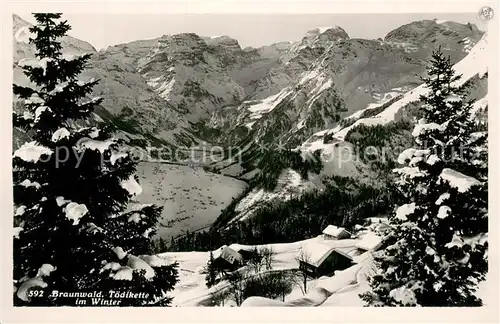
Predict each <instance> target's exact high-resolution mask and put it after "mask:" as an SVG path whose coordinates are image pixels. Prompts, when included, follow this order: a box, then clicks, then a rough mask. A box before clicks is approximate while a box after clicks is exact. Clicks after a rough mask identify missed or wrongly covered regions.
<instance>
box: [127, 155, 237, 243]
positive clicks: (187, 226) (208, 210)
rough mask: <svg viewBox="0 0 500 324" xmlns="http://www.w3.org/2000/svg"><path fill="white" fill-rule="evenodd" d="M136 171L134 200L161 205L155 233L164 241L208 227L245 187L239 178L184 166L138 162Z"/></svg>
mask: <svg viewBox="0 0 500 324" xmlns="http://www.w3.org/2000/svg"><path fill="white" fill-rule="evenodd" d="M137 174H138V175H139V178H140V179H139V182H140V184H141V186H142V188H143V191H142V193H141V194H140V195H139V196H138V202H139V203H141V204H142V203H145V204H149V203H153V204H155V205H158V206H163V213H162V217H161V219H160V227H159V229H158V235H159V236H160V237H162V238H164V239H167V240H169V239H170V238H171V237H172V236H173V237H176V236H178V235H181V234H182V233H183V232H185V231H196V230H199V229H202V228H206V227H208V226H210V225H211V224H212V223H213V222H214V221H215V219H216V218H217V216H218V215H219V214H220V212H221V210H222V209H223V208H225V207H226V206H227V205H228V204H229V203H230V202H231V200H232V198H233V197H236V196H237V195H238V194H239V193H240V192H242V191H243V190H244V189H245V187H246V183H245V182H243V181H240V180H236V179H234V178H231V177H227V176H223V175H219V174H215V173H211V172H207V171H205V170H204V169H203V168H201V167H190V166H187V165H176V164H167V163H155V162H141V163H139V165H138V168H137ZM169 222H174V223H173V224H172V225H171V227H165V226H161V224H163V225H166V224H168V223H169Z"/></svg>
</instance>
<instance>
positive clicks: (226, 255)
mask: <svg viewBox="0 0 500 324" xmlns="http://www.w3.org/2000/svg"><path fill="white" fill-rule="evenodd" d="M242 264H243V257H242V255H241V254H240V253H238V252H236V251H235V250H233V249H231V248H230V247H229V246H227V245H224V246H222V247H221V248H220V249H219V250H217V251H216V252H215V253H214V266H215V267H216V268H218V269H223V270H227V271H234V270H236V269H238V268H239V267H240V266H241V265H242Z"/></svg>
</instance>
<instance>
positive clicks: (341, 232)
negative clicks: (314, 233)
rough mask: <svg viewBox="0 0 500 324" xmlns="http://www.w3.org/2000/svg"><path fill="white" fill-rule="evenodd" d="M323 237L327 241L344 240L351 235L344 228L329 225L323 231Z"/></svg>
mask: <svg viewBox="0 0 500 324" xmlns="http://www.w3.org/2000/svg"><path fill="white" fill-rule="evenodd" d="M323 237H324V239H325V240H342V239H347V238H350V237H351V233H349V232H348V231H347V230H346V229H345V228H343V227H337V226H335V225H328V226H327V227H326V228H325V229H324V230H323Z"/></svg>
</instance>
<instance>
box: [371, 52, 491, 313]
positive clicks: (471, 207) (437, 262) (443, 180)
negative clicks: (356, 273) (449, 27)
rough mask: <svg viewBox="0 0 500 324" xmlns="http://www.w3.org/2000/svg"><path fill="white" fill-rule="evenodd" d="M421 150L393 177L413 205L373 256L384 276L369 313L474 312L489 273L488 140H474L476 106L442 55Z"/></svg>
mask: <svg viewBox="0 0 500 324" xmlns="http://www.w3.org/2000/svg"><path fill="white" fill-rule="evenodd" d="M428 75H429V76H428V77H427V78H424V79H423V81H424V82H425V83H426V85H427V88H428V89H429V91H428V93H427V94H426V95H423V96H422V97H421V101H422V103H423V109H422V114H423V118H422V119H420V120H419V121H418V124H417V125H416V126H415V128H414V130H413V136H414V138H415V142H416V143H417V145H416V147H414V148H410V149H407V150H405V151H404V152H403V153H402V154H401V155H400V156H399V159H398V162H399V163H400V164H402V165H406V166H404V167H401V168H399V169H396V170H394V171H395V172H397V173H399V174H400V176H401V178H400V180H399V181H398V186H399V187H400V189H401V191H402V193H403V194H404V195H405V197H407V199H408V203H407V204H404V205H402V206H399V207H398V208H397V210H396V211H395V213H394V215H392V217H391V225H392V226H393V228H394V230H393V231H392V232H391V234H390V235H389V238H388V239H387V247H386V248H385V249H384V250H382V251H380V252H377V253H376V254H375V259H376V260H377V261H378V265H379V273H378V274H377V275H375V276H374V277H373V278H372V281H371V288H372V291H371V292H369V293H366V294H363V295H362V297H363V299H364V300H365V301H366V302H367V304H369V305H379V306H475V305H481V303H482V302H481V300H480V299H479V298H477V297H476V296H475V290H476V287H477V283H478V282H479V281H481V280H484V278H485V274H486V272H487V269H488V261H487V249H488V243H487V232H488V178H487V171H488V166H487V147H486V145H487V132H477V131H476V127H477V123H476V121H475V120H474V119H473V118H472V117H471V114H470V110H471V107H472V103H473V101H471V100H467V99H466V87H465V84H464V82H462V81H461V76H460V75H457V74H456V73H455V71H454V70H453V66H452V64H451V62H450V59H449V58H448V57H445V56H444V55H443V53H442V52H441V50H438V51H436V52H434V53H433V56H432V60H431V63H430V66H429V68H428Z"/></svg>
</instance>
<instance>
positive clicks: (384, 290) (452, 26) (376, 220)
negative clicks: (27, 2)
mask: <svg viewBox="0 0 500 324" xmlns="http://www.w3.org/2000/svg"><path fill="white" fill-rule="evenodd" d="M495 11H496V7H494V6H489V5H481V3H480V2H478V4H477V8H476V9H475V10H471V11H470V12H456V11H453V10H450V12H449V13H446V12H436V13H433V12H431V13H429V12H422V13H419V12H418V11H415V10H414V11H413V12H407V13H391V12H386V13H363V12H362V11H360V13H356V12H349V13H333V12H332V13H328V12H325V13H319V12H318V13H300V12H296V13H293V14H291V13H287V14H281V13H262V14H259V13H244V12H241V13H234V14H227V13H226V14H222V13H221V14H219V13H206V14H195V13H193V14H191V13H168V12H158V13H141V12H138V13H134V12H129V13H126V14H125V13H113V12H112V11H108V12H101V13H97V12H96V13H85V12H75V11H71V12H64V11H62V10H61V11H51V12H31V11H30V8H29V6H27V7H26V8H25V10H24V11H19V12H13V13H11V14H9V15H10V16H11V20H12V21H11V23H12V32H11V33H12V52H11V53H12V68H11V71H10V73H11V74H12V75H13V76H12V84H11V85H8V86H10V87H11V88H10V90H9V89H7V90H6V91H5V92H3V93H4V95H5V96H11V97H12V105H11V110H12V112H11V115H12V119H11V121H9V123H11V124H12V138H11V139H9V138H5V139H4V140H6V141H8V142H11V144H10V143H9V145H12V146H11V157H10V158H9V159H10V160H11V166H12V169H11V170H4V172H9V176H11V181H12V184H11V185H12V186H11V187H9V188H6V189H5V192H7V191H9V192H11V194H9V195H10V196H9V197H12V199H13V201H11V202H10V206H11V207H12V212H13V218H12V221H11V220H9V221H8V222H10V223H13V225H12V226H13V227H12V228H13V234H10V235H12V236H10V235H9V236H8V237H6V238H5V239H6V240H7V239H8V240H11V241H12V243H11V244H12V251H11V252H9V253H11V254H9V253H7V255H6V257H9V255H12V258H13V264H12V269H11V273H12V276H13V277H12V278H11V279H10V280H12V281H13V291H12V295H11V300H12V305H13V307H14V308H29V307H56V308H59V307H63V306H64V307H79V308H83V307H101V308H105V307H108V308H109V307H115V308H116V307H157V308H158V307H212V308H215V307H218V308H224V307H333V308H334V307H359V308H365V307H488V306H493V307H495V305H496V303H497V302H498V300H495V299H491V295H492V294H493V295H494V292H492V290H494V291H497V290H498V287H496V288H495V286H496V285H495V284H494V282H496V281H493V282H492V281H491V280H490V276H489V275H488V268H489V258H488V253H489V239H488V234H489V230H488V228H489V226H491V225H489V202H490V201H489V199H488V196H489V190H488V188H489V185H488V184H489V181H488V180H489V174H490V173H489V169H488V158H489V150H488V146H489V137H488V128H489V127H488V126H489V123H488V115H489V111H488V103H489V102H490V103H492V102H495V101H493V99H490V95H489V92H488V84H489V81H488V72H490V73H496V72H497V71H492V67H491V65H490V64H491V62H492V58H491V53H492V50H493V44H496V41H497V40H496V39H492V38H491V34H492V33H494V35H497V34H496V32H497V31H496V30H495V31H491V24H492V23H493V22H494V21H495V20H496V19H497V17H496V16H495V15H498V12H495ZM495 26H496V25H495ZM497 53H498V52H497ZM9 55H10V54H9ZM494 60H495V61H496V62H497V61H498V58H494ZM495 66H497V65H495ZM7 72H9V71H6V73H7ZM490 87H491V85H490ZM497 91H498V89H496V90H495V93H493V94H494V95H498V94H497V93H496V92H497ZM4 110H8V108H5V109H4ZM4 151H8V150H7V149H4ZM3 190H4V189H3ZM2 192H4V191H2ZM492 197H494V196H492ZM9 199H10V198H9ZM8 208H10V207H9V206H7V207H5V209H4V211H8V210H10V209H8ZM8 215H10V214H8V213H4V216H5V217H7V218H8V217H10V216H8ZM11 237H12V238H11ZM492 258H493V256H492ZM494 258H496V260H498V256H497V255H495V256H494ZM497 275H498V269H496V270H495V276H497ZM494 279H495V280H497V279H496V278H494ZM10 289H11V288H10V286H7V287H5V290H10ZM497 298H498V297H497ZM247 311H248V310H247ZM285 312H286V311H285ZM313 312H314V310H311V313H313ZM333 312H335V310H333ZM497 316H498V315H497ZM249 320H251V319H249ZM311 320H312V319H311ZM478 320H479V319H478Z"/></svg>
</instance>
